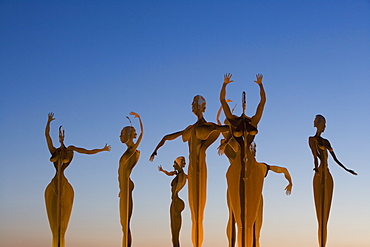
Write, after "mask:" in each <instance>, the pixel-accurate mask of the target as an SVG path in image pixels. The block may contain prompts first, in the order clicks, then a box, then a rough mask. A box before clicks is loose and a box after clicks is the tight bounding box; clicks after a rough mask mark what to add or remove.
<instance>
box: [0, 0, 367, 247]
mask: <svg viewBox="0 0 370 247" xmlns="http://www.w3.org/2000/svg"><path fill="white" fill-rule="evenodd" d="M225 73H232V74H233V80H234V82H233V83H232V84H230V85H229V86H228V88H227V98H230V99H232V100H233V101H234V103H232V104H235V103H237V104H238V105H237V106H236V110H235V113H236V114H237V115H239V114H240V113H241V104H240V102H241V97H242V96H241V95H242V91H246V92H247V115H249V116H251V115H253V114H254V112H255V109H256V106H257V104H258V101H259V91H258V86H257V85H256V84H255V83H254V82H253V81H254V80H255V75H256V74H257V73H262V74H263V75H264V78H263V83H264V87H265V90H266V94H267V103H266V106H265V111H264V113H263V117H262V119H261V122H260V124H259V126H258V128H259V133H258V135H257V136H256V138H255V141H256V143H257V160H258V161H261V162H266V163H268V164H276V165H279V166H284V167H287V168H288V169H289V171H290V173H291V175H292V178H293V184H294V185H293V192H292V195H290V196H286V195H285V194H284V187H285V186H286V184H287V183H286V180H285V179H284V177H283V175H281V174H279V175H278V174H274V173H270V174H269V175H268V176H267V178H266V179H265V186H264V192H263V194H264V202H265V206H264V223H263V228H262V233H261V234H262V235H261V246H262V247H312V246H317V223H316V216H315V209H314V202H313V193H312V178H313V171H312V169H313V166H314V165H313V158H312V154H311V151H310V149H309V147H308V137H309V136H312V135H314V134H315V128H314V127H313V120H314V118H315V115H316V114H322V115H324V116H325V117H326V120H327V128H326V131H325V132H324V133H323V137H325V138H327V139H328V140H330V142H331V144H332V146H333V148H334V150H335V152H336V154H337V157H338V159H339V160H340V161H341V162H342V163H343V164H344V165H345V166H347V167H348V168H351V169H353V170H355V171H356V172H357V173H358V174H359V175H358V176H353V175H351V174H349V173H347V172H345V171H344V170H343V169H342V168H340V167H339V166H337V165H336V163H335V162H334V161H333V160H332V159H331V157H330V158H329V168H330V171H331V173H332V175H333V178H334V183H335V187H334V196H333V202H332V209H331V215H330V219H329V226H328V227H329V231H328V244H327V247H349V246H350V247H365V246H369V243H370V234H369V233H370V210H369V209H370V193H369V190H370V164H369V160H370V110H369V107H370V96H369V95H370V1H365V0H352V1H348V0H327V1H318V0H313V1H293V0H292V1H283V0H280V1H273V0H270V1H263V0H262V1H257V0H253V1H252V0H246V1H221V0H213V1H211V0H208V1H202V0H199V1H192V0H190V1H140V0H138V1H17V0H16V1H7V0H3V1H0V81H1V86H0V88H1V94H2V97H1V99H0V129H1V132H2V134H1V138H0V147H1V149H0V157H1V159H0V246H2V247H24V246H27V247H28V246H35V247H47V246H50V245H51V231H50V228H49V223H48V220H47V215H46V210H45V203H44V190H45V188H46V186H47V185H48V184H49V182H50V180H51V179H52V177H53V176H54V173H55V170H54V167H53V164H52V163H51V162H50V161H49V159H50V153H49V151H48V149H47V145H46V141H45V136H44V129H45V124H46V121H47V114H48V113H49V112H54V114H55V118H56V120H55V121H53V122H52V123H51V131H50V134H51V137H52V139H53V141H54V145H55V146H58V127H59V126H60V125H63V128H64V129H65V133H66V137H65V144H66V145H75V146H78V147H84V148H87V149H93V148H101V147H103V146H104V145H105V143H108V144H110V145H111V146H112V150H111V152H110V153H108V152H103V153H99V154H95V155H90V156H89V155H83V154H75V157H74V160H73V161H72V163H71V165H70V166H69V167H68V169H67V170H66V177H67V178H68V180H69V182H70V183H71V184H72V186H73V188H74V191H75V199H74V206H73V210H72V216H71V219H70V223H69V227H68V230H67V234H66V246H68V247H73V246H78V247H84V246H86V247H87V246H88V247H103V246H109V247H110V246H112V247H114V246H120V245H121V238H122V232H121V226H120V223H119V210H118V180H117V179H118V178H117V170H118V160H119V158H120V156H121V155H122V154H123V152H124V151H125V148H126V146H125V145H124V144H122V143H120V140H119V135H120V131H121V129H122V128H123V127H124V126H127V125H129V124H130V123H129V122H128V120H127V119H126V116H129V113H130V112H131V111H135V112H137V113H138V114H140V115H141V117H142V120H143V124H144V129H145V133H144V137H143V140H142V142H141V145H140V147H139V150H140V151H141V157H140V160H139V162H138V164H137V166H136V167H135V168H134V170H133V171H132V175H131V178H132V180H133V181H134V183H135V190H134V192H133V198H134V212H133V216H132V220H131V230H132V234H133V246H134V247H146V246H149V247H162V246H164V247H166V246H171V233H170V227H169V205H170V200H171V198H170V197H171V191H170V183H171V180H172V178H170V177H167V176H165V175H164V174H163V173H160V172H159V171H158V169H157V166H158V165H162V166H163V168H164V169H167V170H170V169H172V163H173V160H174V159H175V158H176V157H178V156H180V155H183V156H185V157H186V159H187V156H188V148H187V144H185V143H183V142H182V141H181V139H178V140H174V141H169V142H167V143H166V144H165V145H164V146H163V147H162V148H161V149H159V151H158V156H157V157H156V158H155V160H154V162H149V156H150V155H151V153H152V152H153V150H154V148H155V146H156V145H157V143H158V142H159V141H160V139H161V138H162V137H163V136H164V135H165V134H169V133H172V132H175V131H179V130H182V129H184V128H186V127H187V126H188V125H190V124H193V123H194V122H195V121H196V117H195V116H194V114H193V113H192V112H191V102H192V99H193V97H194V96H195V95H197V94H200V95H202V96H204V98H205V99H206V101H207V109H206V112H205V119H206V120H207V121H212V122H215V117H216V113H217V110H218V108H219V106H220V102H219V93H220V89H221V86H222V83H223V75H224V74H225ZM223 118H224V116H223V115H222V119H223ZM131 121H132V122H133V126H134V127H135V128H136V129H137V131H139V125H138V121H137V119H132V118H131ZM219 143H220V139H218V140H217V141H216V142H215V143H214V144H213V145H212V146H211V147H210V148H209V149H208V151H207V166H208V195H207V206H206V211H205V219H204V230H205V234H204V244H203V246H205V247H214V246H216V247H224V246H227V238H226V234H225V228H226V223H227V217H228V210H227V205H226V180H225V173H226V170H227V168H228V160H227V158H226V157H225V156H218V154H217V146H218V145H219ZM187 160H188V159H187ZM180 197H181V198H182V199H183V200H184V201H185V202H186V208H185V211H184V212H183V226H182V230H181V237H180V240H181V243H182V246H191V224H190V215H189V207H188V204H187V186H186V187H185V188H184V189H183V190H182V191H181V192H180Z"/></svg>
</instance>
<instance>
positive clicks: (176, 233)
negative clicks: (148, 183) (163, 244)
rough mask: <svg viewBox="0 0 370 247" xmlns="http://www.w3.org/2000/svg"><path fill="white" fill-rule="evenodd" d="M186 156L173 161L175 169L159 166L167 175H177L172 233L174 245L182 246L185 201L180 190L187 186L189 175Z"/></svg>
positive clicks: (173, 193) (173, 194)
mask: <svg viewBox="0 0 370 247" xmlns="http://www.w3.org/2000/svg"><path fill="white" fill-rule="evenodd" d="M185 164H186V163H185V157H184V156H180V157H177V158H176V159H175V161H174V162H173V168H174V169H175V170H174V171H171V172H169V171H166V170H164V169H163V168H162V166H158V170H159V171H161V172H163V173H164V174H166V175H167V176H175V178H174V179H173V180H172V182H171V192H172V195H171V199H172V202H171V206H170V217H171V234H172V246H173V247H180V229H181V223H182V219H181V212H182V211H183V210H184V208H185V203H184V201H183V200H181V198H180V197H179V192H180V190H181V189H182V188H183V187H184V186H185V184H186V179H187V175H186V174H185V172H184V170H183V168H184V167H185Z"/></svg>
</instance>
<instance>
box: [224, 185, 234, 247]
mask: <svg viewBox="0 0 370 247" xmlns="http://www.w3.org/2000/svg"><path fill="white" fill-rule="evenodd" d="M227 206H228V208H229V220H228V222H227V227H226V235H227V239H228V242H229V245H228V247H234V246H235V242H236V229H235V224H236V222H235V218H234V213H233V208H232V205H231V199H230V194H229V189H228V190H227Z"/></svg>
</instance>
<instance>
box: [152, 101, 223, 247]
mask: <svg viewBox="0 0 370 247" xmlns="http://www.w3.org/2000/svg"><path fill="white" fill-rule="evenodd" d="M205 109H206V101H205V99H204V98H203V97H202V96H200V95H196V96H195V97H194V100H193V103H192V110H193V113H194V114H195V115H196V116H197V118H198V120H197V122H196V123H194V124H193V125H189V126H188V127H187V128H186V129H184V130H181V131H178V132H175V133H172V134H168V135H165V136H164V137H163V138H162V140H161V141H160V142H159V143H158V145H157V147H156V148H155V150H154V152H153V153H152V155H151V156H150V161H153V159H154V157H155V156H156V155H157V151H158V149H159V148H160V147H162V146H163V145H164V143H165V142H166V141H170V140H174V139H176V138H178V137H180V136H181V137H182V140H183V141H184V142H187V143H188V146H189V168H188V190H189V191H188V192H189V195H188V198H189V207H190V213H191V219H192V242H193V245H194V246H196V247H198V246H201V245H202V242H203V218H204V208H205V204H206V185H207V165H206V150H207V148H208V147H209V146H210V145H211V144H212V143H213V142H214V141H216V139H217V138H218V136H219V134H220V132H226V131H228V130H229V127H228V126H219V125H217V124H214V123H211V122H207V121H206V120H205V119H204V117H203V112H204V111H205Z"/></svg>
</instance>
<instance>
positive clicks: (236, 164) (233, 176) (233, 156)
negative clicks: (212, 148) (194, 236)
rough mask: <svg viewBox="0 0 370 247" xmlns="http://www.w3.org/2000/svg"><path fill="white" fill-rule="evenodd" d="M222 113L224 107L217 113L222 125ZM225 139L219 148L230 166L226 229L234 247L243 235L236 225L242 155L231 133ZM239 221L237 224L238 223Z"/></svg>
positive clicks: (218, 120) (230, 246) (227, 179)
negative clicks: (238, 236)
mask: <svg viewBox="0 0 370 247" xmlns="http://www.w3.org/2000/svg"><path fill="white" fill-rule="evenodd" d="M226 102H231V100H226ZM221 111H222V106H221V107H220V109H219V110H218V112H217V116H216V121H217V123H218V124H219V125H221V121H220V115H221ZM224 123H225V125H229V122H228V121H227V119H225V121H224ZM222 135H223V137H224V139H222V140H221V145H220V147H219V155H222V154H225V155H226V157H227V158H228V160H229V163H230V166H229V168H228V169H227V172H226V182H227V191H226V199H227V206H228V208H229V219H228V223H227V227H226V235H227V238H228V242H229V244H228V246H229V247H234V246H235V243H236V241H237V238H236V235H237V234H241V232H240V231H237V230H236V228H235V224H237V225H238V226H241V225H242V224H241V218H240V217H238V216H239V215H240V214H241V212H240V194H239V190H240V187H239V186H240V179H238V178H239V176H240V173H241V160H240V158H241V155H240V146H239V144H238V143H237V142H236V140H235V139H234V138H233V136H232V134H231V131H229V132H223V133H222ZM236 221H237V222H236Z"/></svg>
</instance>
